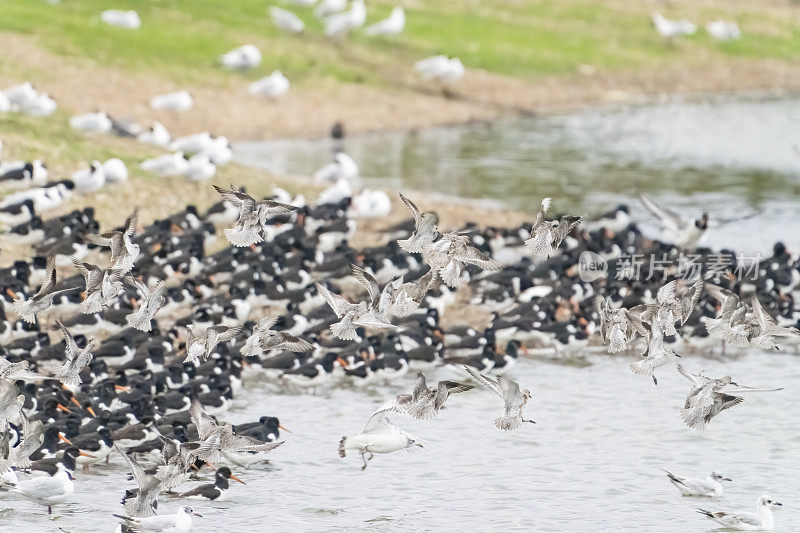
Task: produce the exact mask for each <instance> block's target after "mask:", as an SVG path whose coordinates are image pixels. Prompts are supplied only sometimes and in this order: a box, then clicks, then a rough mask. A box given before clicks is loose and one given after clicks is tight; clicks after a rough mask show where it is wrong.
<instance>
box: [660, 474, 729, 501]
mask: <svg viewBox="0 0 800 533" xmlns="http://www.w3.org/2000/svg"><path fill="white" fill-rule="evenodd" d="M664 472H666V473H667V477H668V478H669V480H670V482H671V483H672V484H673V485H675V486H676V487H678V490H679V491H681V495H683V496H707V497H709V498H719V497H720V496H722V492H723V487H722V482H723V481H731V478H729V477H725V475H724V474H720V473H719V472H711V473H710V474H709V475H708V477H706V478H705V479H697V478H693V477H681V476H676V475H675V474H672V473H671V472H667V471H666V470H664Z"/></svg>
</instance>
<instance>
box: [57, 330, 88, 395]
mask: <svg viewBox="0 0 800 533" xmlns="http://www.w3.org/2000/svg"><path fill="white" fill-rule="evenodd" d="M56 326H58V327H59V329H61V334H62V335H64V343H65V345H66V348H65V355H66V356H67V362H66V363H64V366H62V367H61V368H59V369H58V370H57V371H56V373H55V374H54V375H53V377H54V378H55V379H57V380H59V381H60V382H61V383H63V384H64V385H65V386H67V387H76V386H77V385H80V384H81V383H83V380H81V376H80V372H81V370H83V369H84V368H85V367H86V365H88V364H89V363H91V362H92V348H93V347H94V342H95V341H94V339H88V340H87V341H86V345H85V346H84V347H83V348H78V345H77V344H76V343H75V338H74V337H73V336H72V334H71V333H70V332H69V330H67V328H66V327H64V324H62V323H61V322H59V321H56Z"/></svg>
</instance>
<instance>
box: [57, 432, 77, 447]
mask: <svg viewBox="0 0 800 533" xmlns="http://www.w3.org/2000/svg"><path fill="white" fill-rule="evenodd" d="M58 442H66V443H67V444H71V445H72V446H75V445H74V444H72V441H71V440H69V439H68V438H67V437H65V436H64V434H63V433H59V434H58Z"/></svg>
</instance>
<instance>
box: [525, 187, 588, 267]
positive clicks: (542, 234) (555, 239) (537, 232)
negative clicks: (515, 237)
mask: <svg viewBox="0 0 800 533" xmlns="http://www.w3.org/2000/svg"><path fill="white" fill-rule="evenodd" d="M549 209H550V198H545V199H544V200H542V207H541V209H540V210H539V214H538V215H536V220H535V221H534V223H533V226H532V227H531V238H530V239H528V240H526V241H525V246H527V247H528V249H529V250H530V251H531V253H532V254H533V256H534V258H536V259H550V257H551V256H553V255H555V253H556V250H557V249H558V247H559V246H560V245H561V242H562V241H563V240H564V239H565V238H566V237H567V235H569V234H570V233H571V232H572V230H574V229H575V228H577V227H578V225H579V224H580V223H581V217H576V216H563V217H561V220H551V221H548V220H547V218H546V215H547V211H548V210H549Z"/></svg>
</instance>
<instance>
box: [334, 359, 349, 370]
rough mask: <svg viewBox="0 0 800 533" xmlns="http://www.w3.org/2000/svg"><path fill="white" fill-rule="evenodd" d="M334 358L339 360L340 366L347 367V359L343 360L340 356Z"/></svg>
mask: <svg viewBox="0 0 800 533" xmlns="http://www.w3.org/2000/svg"><path fill="white" fill-rule="evenodd" d="M336 360H337V361H338V362H339V364H340V365H341V366H342V368H347V361H345V360H344V359H342V358H341V357H339V358H338V359H336Z"/></svg>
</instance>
